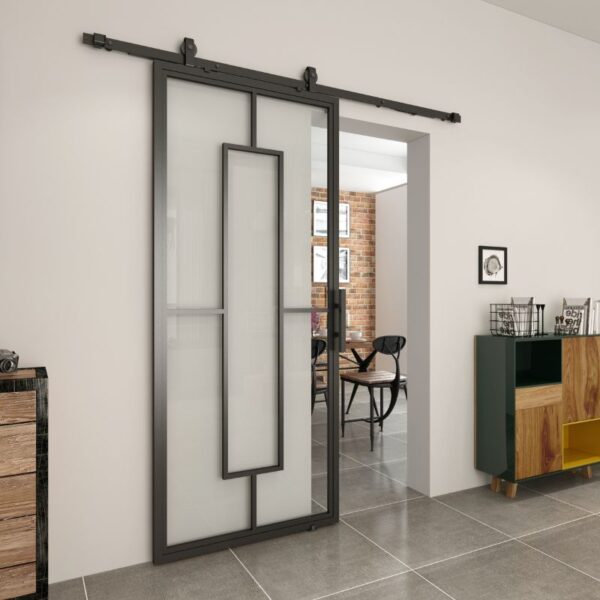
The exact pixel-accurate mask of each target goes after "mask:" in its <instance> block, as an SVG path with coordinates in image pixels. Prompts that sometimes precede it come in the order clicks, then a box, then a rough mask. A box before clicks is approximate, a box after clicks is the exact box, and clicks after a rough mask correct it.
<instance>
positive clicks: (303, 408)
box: [256, 96, 326, 525]
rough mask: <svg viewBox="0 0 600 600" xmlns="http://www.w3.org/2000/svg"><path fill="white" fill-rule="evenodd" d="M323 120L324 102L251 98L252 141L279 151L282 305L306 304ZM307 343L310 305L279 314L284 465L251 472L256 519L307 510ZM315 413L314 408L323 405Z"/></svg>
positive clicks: (262, 521) (267, 519) (266, 521)
mask: <svg viewBox="0 0 600 600" xmlns="http://www.w3.org/2000/svg"><path fill="white" fill-rule="evenodd" d="M325 126H326V112H325V111H324V110H323V109H320V108H315V107H312V106H307V105H303V104H298V103H294V102H289V101H285V100H279V99H274V98H266V97H260V96H259V98H258V100H257V144H258V145H259V146H261V147H265V148H277V149H278V150H282V151H283V153H284V157H285V159H284V180H283V189H284V194H283V197H284V205H283V215H284V236H283V257H284V263H283V264H284V267H283V272H284V295H283V297H284V307H285V308H302V309H308V308H310V306H311V297H312V295H311V292H312V276H311V264H312V249H311V237H312V198H311V171H312V166H313V156H312V150H311V148H312V146H313V145H314V144H312V136H313V135H314V132H315V131H316V130H317V129H318V128H319V127H320V128H323V127H325ZM323 156H324V157H325V160H326V152H325V154H324V155H322V156H321V158H323ZM310 349H311V315H310V312H305V313H287V314H285V317H284V399H285V407H284V469H283V471H277V472H274V473H265V474H261V475H258V476H257V488H256V489H257V524H258V525H266V524H270V523H276V522H280V521H285V520H287V519H293V518H297V517H302V516H306V515H310V514H311V458H312V457H311V353H310ZM320 406H321V405H319V407H320ZM315 412H317V411H315ZM318 413H319V415H321V414H322V411H321V410H319V411H318ZM325 415H326V413H325ZM325 418H326V416H325Z"/></svg>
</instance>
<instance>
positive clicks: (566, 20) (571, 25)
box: [484, 0, 600, 42]
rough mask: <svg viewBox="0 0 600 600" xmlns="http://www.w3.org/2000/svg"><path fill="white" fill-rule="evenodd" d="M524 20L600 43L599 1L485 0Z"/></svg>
mask: <svg viewBox="0 0 600 600" xmlns="http://www.w3.org/2000/svg"><path fill="white" fill-rule="evenodd" d="M484 1H485V2H487V3H488V4H495V5H496V6H500V7H502V8H506V9H507V10H510V11H512V12H515V13H518V14H520V15H523V16H525V17H529V18H531V19H535V20H536V21H540V22H541V23H546V25H552V26H553V27H556V28H558V29H562V30H563V31H568V32H569V33H573V34H575V35H578V36H580V37H583V38H586V39H588V40H591V41H593V42H600V2H599V1H598V0H484Z"/></svg>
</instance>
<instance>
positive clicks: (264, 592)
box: [229, 548, 273, 600]
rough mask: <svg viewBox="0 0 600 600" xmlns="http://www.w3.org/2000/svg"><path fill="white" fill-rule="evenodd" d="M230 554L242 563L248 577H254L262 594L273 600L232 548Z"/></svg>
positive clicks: (253, 579)
mask: <svg viewBox="0 0 600 600" xmlns="http://www.w3.org/2000/svg"><path fill="white" fill-rule="evenodd" d="M229 552H231V554H233V556H234V557H235V558H236V560H237V561H238V562H239V563H240V565H242V568H243V569H244V571H246V573H248V575H250V577H252V581H254V583H255V584H256V585H257V586H258V587H259V589H260V590H261V592H262V593H263V594H264V595H265V596H266V597H267V598H268V599H269V600H273V599H272V598H271V596H269V594H267V590H265V588H264V587H263V586H262V585H261V584H260V583H259V581H258V579H256V577H254V575H252V573H251V571H250V569H249V568H248V567H247V566H246V565H245V564H244V563H243V562H242V560H241V558H240V557H239V556H238V555H237V554H236V553H235V552H234V551H233V549H232V548H229Z"/></svg>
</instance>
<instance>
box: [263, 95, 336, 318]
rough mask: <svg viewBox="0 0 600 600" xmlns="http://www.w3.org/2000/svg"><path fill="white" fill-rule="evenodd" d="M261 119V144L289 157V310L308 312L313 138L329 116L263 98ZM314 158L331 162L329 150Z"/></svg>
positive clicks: (286, 263) (286, 180)
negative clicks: (304, 309)
mask: <svg viewBox="0 0 600 600" xmlns="http://www.w3.org/2000/svg"><path fill="white" fill-rule="evenodd" d="M256 114H257V117H256V118H257V143H258V145H259V146H261V147H263V148H277V149H278V150H283V153H284V156H285V174H284V181H283V197H284V210H283V214H284V240H285V249H284V269H283V271H284V294H283V298H284V305H285V306H286V307H287V308H291V307H302V308H306V307H309V306H310V305H311V304H310V303H311V232H312V201H311V169H312V161H313V156H312V147H313V144H312V143H311V138H312V136H313V135H316V134H317V132H319V131H321V132H322V131H323V128H325V129H324V130H325V131H327V129H326V123H327V120H326V117H327V113H326V111H325V110H324V109H322V108H317V107H313V106H308V105H306V104H298V103H295V102H288V101H286V100H278V99H275V98H266V97H263V96H259V98H258V100H257V107H256ZM325 137H326V136H325ZM314 158H315V159H318V160H319V161H322V160H325V162H326V161H327V149H326V147H325V148H324V149H322V150H321V151H320V153H319V156H315V157H314Z"/></svg>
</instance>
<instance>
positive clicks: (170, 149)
mask: <svg viewBox="0 0 600 600" xmlns="http://www.w3.org/2000/svg"><path fill="white" fill-rule="evenodd" d="M216 114H218V115H221V116H220V118H215V115H216ZM249 131H250V95H249V94H246V93H242V92H237V91H232V90H227V89H222V88H218V87H213V86H209V85H202V84H198V83H196V82H190V81H184V80H180V79H174V78H168V79H167V202H166V212H167V215H166V216H167V244H166V245H167V248H166V253H167V261H166V266H167V273H166V278H167V289H166V295H167V428H166V429H167V543H168V544H169V545H172V544H177V543H181V542H187V541H191V540H196V539H200V538H206V537H210V536H213V535H218V534H222V533H227V532H233V531H239V530H243V529H247V528H249V527H250V485H249V482H248V480H247V479H231V480H224V479H223V478H222V462H221V452H220V449H221V443H222V439H221V425H222V394H223V385H222V375H221V374H222V346H223V343H222V342H223V341H222V326H223V323H222V321H223V276H222V272H223V260H222V254H223V252H222V245H223V239H222V232H223V227H222V214H223V204H222V189H221V188H222V144H223V141H224V140H227V141H229V142H232V143H238V144H247V143H248V142H249V137H250V136H249Z"/></svg>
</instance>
